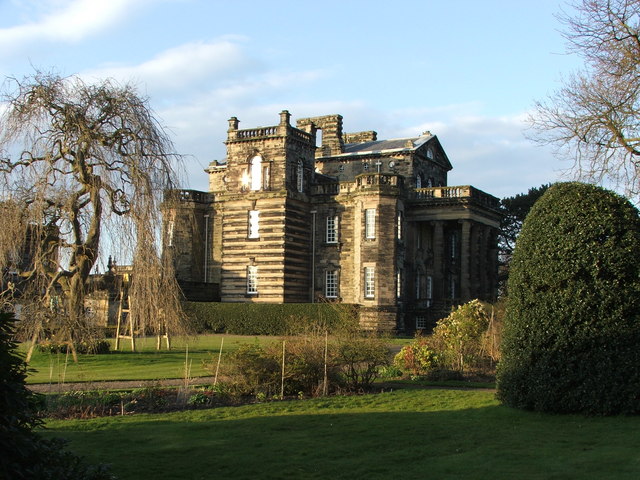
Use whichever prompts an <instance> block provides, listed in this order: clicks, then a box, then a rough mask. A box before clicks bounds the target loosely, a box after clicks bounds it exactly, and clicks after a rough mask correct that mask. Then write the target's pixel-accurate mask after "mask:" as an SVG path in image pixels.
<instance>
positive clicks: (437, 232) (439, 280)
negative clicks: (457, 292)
mask: <svg viewBox="0 0 640 480" xmlns="http://www.w3.org/2000/svg"><path fill="white" fill-rule="evenodd" d="M431 224H432V226H433V298H434V300H436V301H442V300H444V280H443V271H442V269H443V261H444V256H445V255H446V252H445V245H444V226H443V224H442V222H440V221H437V222H431Z"/></svg>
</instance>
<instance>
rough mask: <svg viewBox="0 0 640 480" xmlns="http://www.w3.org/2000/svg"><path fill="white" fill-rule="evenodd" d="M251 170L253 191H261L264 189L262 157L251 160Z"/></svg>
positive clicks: (258, 156) (257, 156)
mask: <svg viewBox="0 0 640 480" xmlns="http://www.w3.org/2000/svg"><path fill="white" fill-rule="evenodd" d="M250 168H251V169H250V176H251V190H260V189H261V188H262V157H261V156H260V155H256V156H255V157H253V158H252V159H251V167H250Z"/></svg>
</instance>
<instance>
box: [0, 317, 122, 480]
mask: <svg viewBox="0 0 640 480" xmlns="http://www.w3.org/2000/svg"><path fill="white" fill-rule="evenodd" d="M14 322H15V320H14V318H13V317H12V316H11V315H9V314H7V313H0V365H2V368H0V452H1V454H0V478H11V479H16V480H20V479H32V478H38V479H43V480H46V479H59V478H64V479H69V480H76V479H77V480H80V479H83V480H84V479H86V480H102V479H109V478H113V477H112V476H111V475H110V474H109V472H108V471H107V469H106V468H105V467H103V466H98V467H91V466H87V465H85V464H84V463H83V462H82V461H81V460H80V459H79V458H78V457H76V456H74V455H73V454H71V453H69V452H67V451H65V450H64V449H62V446H63V445H64V442H62V441H61V440H44V439H43V438H41V437H40V436H39V435H37V434H36V433H35V432H33V429H34V428H35V427H36V426H38V425H40V424H41V421H40V420H39V419H38V418H37V417H36V410H37V403H38V402H37V397H36V396H35V395H34V394H33V393H32V392H31V391H30V390H28V389H27V388H26V387H25V378H26V373H27V369H26V365H25V363H24V362H23V360H22V358H21V357H20V356H19V355H18V354H17V353H16V343H15V341H14V339H13V338H14V336H13V335H14Z"/></svg>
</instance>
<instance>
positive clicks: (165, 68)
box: [84, 39, 262, 95]
mask: <svg viewBox="0 0 640 480" xmlns="http://www.w3.org/2000/svg"><path fill="white" fill-rule="evenodd" d="M261 69H262V66H261V64H260V62H258V61H255V60H253V59H251V58H250V56H249V55H248V54H247V53H246V52H245V50H244V49H243V48H242V46H241V45H240V44H239V42H237V41H232V40H230V39H223V40H219V41H215V42H191V43H186V44H183V45H179V46H176V47H173V48H170V49H168V50H165V51H163V52H161V53H159V54H158V55H156V56H155V57H154V58H152V59H150V60H148V61H146V62H143V63H141V64H139V65H116V66H108V67H104V68H100V69H97V70H92V71H90V72H86V73H85V74H84V76H88V77H98V78H105V77H109V78H115V79H117V80H120V81H123V82H128V81H131V80H134V81H136V82H141V83H143V84H144V85H145V86H146V88H147V90H148V91H149V93H151V94H152V95H160V94H164V93H167V92H170V93H172V94H176V93H178V94H182V95H184V94H186V93H187V92H189V93H193V92H194V88H196V91H200V90H202V89H203V88H207V87H208V88H215V85H216V84H217V83H219V82H221V81H224V80H226V79H228V78H229V77H232V76H233V75H234V74H236V73H238V72H243V71H255V70H261ZM198 87H201V88H198Z"/></svg>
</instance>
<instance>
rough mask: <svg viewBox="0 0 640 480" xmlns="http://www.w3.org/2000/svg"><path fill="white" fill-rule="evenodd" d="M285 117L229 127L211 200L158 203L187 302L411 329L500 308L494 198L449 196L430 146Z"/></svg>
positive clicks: (329, 120) (180, 198)
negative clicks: (306, 309)
mask: <svg viewBox="0 0 640 480" xmlns="http://www.w3.org/2000/svg"><path fill="white" fill-rule="evenodd" d="M290 120H291V119H290V114H289V112H287V111H286V110H285V111H283V112H281V113H280V118H279V123H278V124H277V125H274V126H269V127H259V128H249V129H240V128H239V121H238V119H237V118H235V117H232V118H231V119H230V120H229V128H228V131H227V141H226V142H225V143H226V146H227V158H226V159H225V161H222V162H218V161H214V162H212V163H211V164H210V165H209V167H208V168H207V170H206V171H207V173H208V175H209V192H199V191H194V190H179V191H172V192H169V194H168V195H167V200H166V202H165V206H164V215H165V220H164V245H165V250H166V249H170V251H171V253H172V257H173V260H174V262H175V265H176V274H177V276H178V280H179V281H180V283H181V284H182V286H183V289H184V291H185V293H186V294H187V297H188V298H199V299H206V300H214V301H221V302H265V303H281V302H318V301H328V302H344V303H352V304H358V305H359V306H360V323H361V325H362V326H363V327H365V328H371V329H379V330H396V331H414V330H416V329H425V328H431V327H432V326H433V325H434V323H435V321H436V320H437V319H439V318H441V317H443V316H446V315H447V314H448V312H449V311H450V309H451V307H452V306H454V305H457V304H460V303H463V302H466V301H468V300H471V299H474V298H479V299H483V300H493V299H494V298H495V297H496V294H497V268H498V265H497V232H498V228H499V223H500V212H499V208H498V206H499V201H498V199H497V198H495V197H493V196H491V195H489V194H487V193H484V192H482V191H480V190H478V189H476V188H474V187H472V186H447V172H448V171H449V170H451V168H452V167H451V163H450V162H449V159H448V158H447V154H446V153H445V151H444V150H443V148H442V146H441V145H440V142H439V141H438V138H437V137H436V136H435V135H432V134H431V133H430V132H425V133H423V134H422V135H420V136H418V137H413V138H399V139H393V140H378V139H377V134H376V132H374V131H366V132H358V133H345V132H343V130H342V117H341V116H340V115H327V116H321V117H312V118H303V119H300V120H298V121H297V122H296V126H295V127H294V126H292V125H291V123H290ZM169 200H175V201H169Z"/></svg>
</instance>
